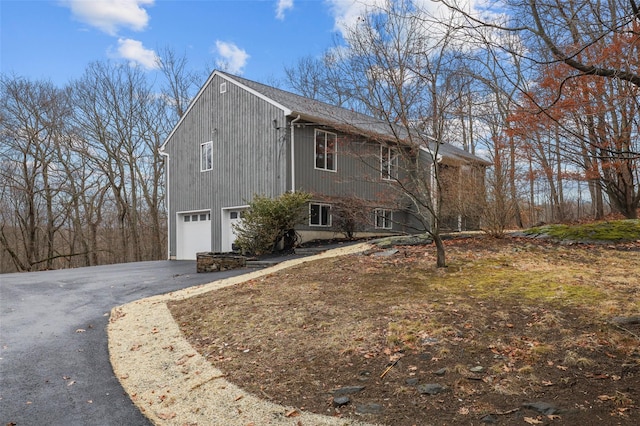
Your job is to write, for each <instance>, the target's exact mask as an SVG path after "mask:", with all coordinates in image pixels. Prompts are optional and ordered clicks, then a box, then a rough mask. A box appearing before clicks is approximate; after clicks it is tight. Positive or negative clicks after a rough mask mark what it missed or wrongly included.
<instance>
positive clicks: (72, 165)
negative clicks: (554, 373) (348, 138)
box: [0, 0, 640, 272]
mask: <svg viewBox="0 0 640 426" xmlns="http://www.w3.org/2000/svg"><path fill="white" fill-rule="evenodd" d="M443 4H444V5H446V6H447V7H443V6H442V5H443ZM468 4H469V2H466V1H465V2H458V1H457V0H445V1H443V2H440V3H439V4H436V3H432V2H427V3H425V2H418V1H415V2H412V1H409V0H397V1H388V2H386V3H385V4H384V6H382V7H379V6H378V7H372V8H371V9H370V11H369V13H368V14H366V15H365V16H362V17H361V18H360V19H359V21H358V23H357V24H356V25H354V26H353V27H352V28H351V30H350V31H349V32H348V33H345V34H344V35H343V37H341V38H339V39H338V40H337V41H336V46H334V47H332V48H331V49H328V50H327V52H326V54H325V55H324V56H323V57H321V58H317V57H307V58H301V59H300V60H299V61H298V63H297V64H295V65H292V66H291V67H289V68H287V69H286V74H287V80H288V81H287V82H283V83H282V86H288V87H290V88H291V89H292V90H293V91H295V92H297V93H300V94H302V95H304V96H307V97H311V98H314V99H319V100H322V101H325V102H329V103H331V104H336V105H341V106H344V107H347V108H351V109H354V110H358V111H361V112H365V113H367V114H370V115H373V116H375V117H377V118H380V119H382V120H384V121H386V122H387V123H389V124H390V125H393V126H401V127H403V128H405V129H406V130H407V131H410V132H411V134H417V135H424V136H421V137H420V138H419V139H420V140H416V141H415V144H416V146H417V147H419V146H423V147H424V146H428V144H429V141H432V140H437V141H441V142H449V143H452V144H454V145H456V146H460V147H462V148H464V149H465V150H467V151H469V152H471V153H474V154H476V155H480V156H483V157H485V158H488V159H489V160H490V161H491V162H492V167H490V169H489V170H488V175H487V180H486V185H487V204H486V205H482V206H477V207H475V208H478V209H482V211H483V215H482V220H483V227H484V228H485V229H489V230H492V231H494V232H496V233H499V232H500V231H502V230H504V229H507V228H511V227H524V226H531V225H533V224H536V223H539V222H562V221H573V220H580V219H583V218H595V219H600V218H603V217H604V216H605V215H606V214H608V213H610V212H614V213H618V214H621V215H623V216H625V217H627V218H637V216H638V206H639V203H640V186H639V183H638V182H639V181H640V167H639V165H640V93H639V91H640V10H639V8H638V4H637V2H636V0H603V1H601V2H589V1H587V0H580V1H563V0H508V1H506V2H503V3H502V6H503V7H502V9H500V10H499V13H498V11H495V10H492V9H491V7H490V6H486V7H485V8H484V9H482V10H480V11H478V10H477V9H474V10H471V9H469V8H468ZM161 57H162V59H161V60H160V62H161V64H160V65H161V67H160V70H161V72H160V73H159V75H160V76H161V78H157V76H156V79H153V78H151V77H150V76H149V75H147V74H145V72H144V71H142V70H140V69H139V68H133V67H130V66H128V65H126V64H115V63H111V62H98V63H93V64H91V65H89V66H88V67H87V69H86V70H85V73H84V75H83V77H82V78H80V79H79V80H78V81H73V82H70V83H69V84H68V85H66V86H65V87H55V86H54V85H53V84H51V83H50V82H47V81H29V80H27V79H25V78H22V77H20V76H14V75H2V77H1V80H0V102H1V105H2V106H1V108H2V109H1V112H0V114H1V115H0V137H1V142H0V272H9V271H31V270H43V269H53V268H66V267H77V266H87V265H96V264H103V263H115V262H127V261H138V260H150V259H162V258H165V254H166V231H165V222H166V218H165V211H164V192H163V161H162V158H160V156H159V154H158V150H157V147H158V146H159V145H160V144H161V143H162V142H163V141H164V139H165V137H166V135H167V134H168V132H169V131H170V129H171V127H172V126H173V125H174V123H175V122H176V121H177V119H178V117H180V116H181V115H182V114H183V113H184V111H185V110H186V107H187V105H188V102H189V100H190V99H191V97H192V96H193V94H194V91H195V89H197V87H198V85H199V84H200V83H201V82H202V81H204V79H203V78H202V76H195V75H194V73H192V72H191V71H189V68H188V67H187V60H186V58H184V57H178V56H176V55H175V54H174V53H173V52H171V51H169V50H166V51H164V52H162V54H161ZM431 155H433V158H434V159H437V158H438V153H437V149H436V150H435V151H433V150H432V151H431ZM436 178H437V177H436ZM436 181H437V179H436ZM461 185H464V184H461ZM415 203H416V205H418V206H420V208H423V209H424V211H425V212H426V213H425V214H429V215H435V216H436V217H439V215H440V212H439V211H438V206H439V203H435V204H434V203H433V200H431V199H430V198H429V195H428V194H427V193H425V194H423V195H422V196H420V195H419V194H417V195H416V199H415ZM471 207H472V208H473V206H471ZM461 208H463V207H461ZM464 208H465V209H469V208H470V206H469V205H464ZM451 213H452V212H448V213H447V214H449V215H450V214H451ZM453 213H455V212H453Z"/></svg>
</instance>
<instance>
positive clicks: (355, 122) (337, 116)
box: [161, 70, 491, 165]
mask: <svg viewBox="0 0 640 426" xmlns="http://www.w3.org/2000/svg"><path fill="white" fill-rule="evenodd" d="M215 76H219V77H221V78H223V79H225V80H227V81H230V82H232V83H234V84H236V85H238V86H239V87H242V88H243V89H245V90H247V91H249V92H250V93H253V94H254V95H256V96H258V97H259V98H261V99H263V100H265V101H267V102H269V103H271V104H272V105H274V106H276V107H277V108H280V109H281V110H282V111H283V112H284V114H285V115H286V116H289V117H294V118H295V117H297V116H300V118H301V119H303V120H305V121H307V122H312V123H316V124H321V125H327V126H330V127H334V128H336V129H342V130H345V131H349V132H351V133H354V134H361V135H363V136H369V137H371V136H373V135H375V136H377V137H379V138H382V139H386V140H391V141H396V140H398V135H399V137H400V138H402V136H403V135H406V131H405V130H404V129H401V128H393V127H392V125H390V124H389V123H388V122H386V121H383V120H380V119H376V118H374V117H371V116H368V115H366V114H362V113H359V112H356V111H352V110H350V109H347V108H343V107H339V106H335V105H331V104H327V103H325V102H321V101H318V100H315V99H311V98H307V97H304V96H300V95H297V94H295V93H292V92H288V91H286V90H282V89H278V88H276V87H273V86H268V85H266V84H262V83H258V82H256V81H252V80H248V79H246V78H243V77H239V76H236V75H232V74H228V73H226V72H222V71H217V70H216V71H214V72H212V73H211V75H210V76H209V78H208V79H207V82H206V83H205V84H204V85H203V86H202V88H201V89H200V91H199V92H198V94H197V95H196V97H195V98H194V100H193V101H192V102H191V104H190V105H189V108H187V111H186V112H185V113H184V115H183V117H184V116H186V115H187V114H188V113H189V111H190V110H191V108H192V106H193V105H194V104H195V103H196V100H197V99H198V98H199V97H200V96H201V95H202V92H203V91H204V90H205V88H206V87H208V86H209V84H210V83H211V81H212V80H213V79H214V77H215ZM181 121H182V117H181V118H180V120H179V121H178V123H177V124H176V126H175V127H174V128H173V130H172V131H171V133H170V134H169V136H168V137H167V139H166V141H165V142H164V143H163V144H162V146H161V150H162V149H164V146H165V145H166V144H167V142H168V141H169V139H170V138H171V136H172V135H173V133H174V131H175V129H176V128H177V127H178V126H179V125H180V122H181ZM429 145H430V146H429V149H426V150H425V151H427V152H428V151H429V150H431V152H435V151H436V150H437V152H438V154H439V156H443V157H447V158H453V159H456V160H458V161H462V162H476V163H481V164H484V165H490V164H491V163H490V162H488V161H486V160H484V159H482V158H480V157H477V156H475V155H473V154H471V153H469V152H467V151H464V150H462V149H460V148H457V147H455V146H453V145H451V144H448V143H440V144H439V146H438V145H436V143H435V141H433V142H430V143H429Z"/></svg>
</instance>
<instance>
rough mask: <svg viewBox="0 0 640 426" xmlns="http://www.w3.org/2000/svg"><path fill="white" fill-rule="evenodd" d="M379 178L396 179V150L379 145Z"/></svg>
mask: <svg viewBox="0 0 640 426" xmlns="http://www.w3.org/2000/svg"><path fill="white" fill-rule="evenodd" d="M380 177H381V178H382V179H384V180H393V179H398V150H397V149H396V148H393V147H390V146H387V145H380Z"/></svg>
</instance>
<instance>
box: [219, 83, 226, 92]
mask: <svg viewBox="0 0 640 426" xmlns="http://www.w3.org/2000/svg"><path fill="white" fill-rule="evenodd" d="M220 93H227V82H226V81H225V82H223V83H220Z"/></svg>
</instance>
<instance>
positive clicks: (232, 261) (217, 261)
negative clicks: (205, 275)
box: [196, 252, 247, 272]
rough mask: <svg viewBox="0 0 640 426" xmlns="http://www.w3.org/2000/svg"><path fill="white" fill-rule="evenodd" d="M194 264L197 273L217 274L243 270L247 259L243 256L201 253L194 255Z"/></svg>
mask: <svg viewBox="0 0 640 426" xmlns="http://www.w3.org/2000/svg"><path fill="white" fill-rule="evenodd" d="M196 263H197V265H196V268H197V271H198V272H217V271H228V270H229V269H237V268H244V267H245V266H246V265H247V259H246V258H245V257H244V256H239V255H235V254H229V253H213V252H202V253H196Z"/></svg>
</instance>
